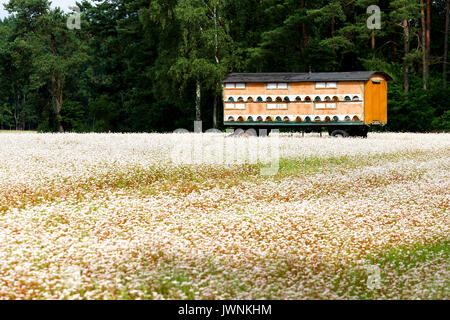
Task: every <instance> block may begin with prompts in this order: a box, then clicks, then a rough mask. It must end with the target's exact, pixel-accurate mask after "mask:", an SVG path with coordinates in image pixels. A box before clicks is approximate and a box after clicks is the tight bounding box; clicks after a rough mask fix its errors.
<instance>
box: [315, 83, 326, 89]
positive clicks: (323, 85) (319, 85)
mask: <svg viewBox="0 0 450 320" xmlns="http://www.w3.org/2000/svg"><path fill="white" fill-rule="evenodd" d="M316 88H325V82H316Z"/></svg>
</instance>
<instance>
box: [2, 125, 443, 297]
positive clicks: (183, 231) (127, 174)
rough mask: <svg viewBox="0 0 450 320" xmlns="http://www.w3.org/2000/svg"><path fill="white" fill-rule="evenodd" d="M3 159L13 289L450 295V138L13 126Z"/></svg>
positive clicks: (5, 136)
mask: <svg viewBox="0 0 450 320" xmlns="http://www.w3.org/2000/svg"><path fill="white" fill-rule="evenodd" d="M192 141H193V143H192V145H193V148H197V147H198V148H200V149H201V150H205V149H208V150H209V152H204V153H202V157H200V158H201V159H200V160H202V161H185V158H183V157H187V158H189V156H186V154H185V153H183V152H181V153H176V152H175V151H176V150H177V148H179V146H180V144H182V145H183V146H190V144H189V143H190V142H192ZM274 143H275V144H274ZM224 144H227V145H232V146H233V149H232V150H233V151H232V152H233V154H232V158H233V159H234V160H236V161H235V162H233V161H228V162H225V161H222V162H217V161H216V162H214V161H212V160H214V159H212V160H211V159H210V158H212V157H214V155H217V154H220V153H221V152H223V150H224V148H223V145H224ZM271 144H274V145H276V147H277V156H278V157H279V158H277V167H276V168H277V171H276V173H275V174H274V175H263V174H261V169H262V168H263V167H265V166H266V165H267V163H268V161H269V160H268V159H264V157H265V155H262V156H260V155H255V154H252V153H255V152H256V153H258V152H259V151H258V150H259V149H258V148H259V147H260V146H264V145H271ZM174 150H175V151H174ZM187 150H189V147H188V148H187ZM225 150H228V149H226V148H225ZM229 150H231V149H229ZM224 153H225V156H227V155H229V154H228V153H229V152H228V153H227V151H225V152H224ZM174 155H175V156H174ZM0 159H1V160H0V244H1V246H0V299H449V298H450V250H449V245H450V219H449V218H450V217H449V206H450V204H449V199H450V197H449V195H450V134H410V133H370V134H369V136H368V138H367V139H360V138H347V139H343V138H329V137H325V136H324V137H319V136H318V135H314V134H308V135H305V137H302V136H301V135H300V134H281V135H280V136H279V137H276V136H275V137H274V136H270V137H228V136H226V134H189V133H185V134H35V133H24V134H14V133H12V134H9V133H1V134H0ZM197 160H198V159H197ZM209 160H211V161H209Z"/></svg>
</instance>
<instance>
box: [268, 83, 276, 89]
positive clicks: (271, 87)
mask: <svg viewBox="0 0 450 320" xmlns="http://www.w3.org/2000/svg"><path fill="white" fill-rule="evenodd" d="M276 88H277V84H276V83H268V84H267V89H276Z"/></svg>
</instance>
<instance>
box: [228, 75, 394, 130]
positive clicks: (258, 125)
mask: <svg viewBox="0 0 450 320" xmlns="http://www.w3.org/2000/svg"><path fill="white" fill-rule="evenodd" d="M391 80H392V78H391V77H390V76H389V75H388V74H387V73H385V72H380V71H357V72H321V73H231V74H229V75H228V76H227V77H226V78H225V79H224V80H223V98H224V101H223V103H224V125H225V126H228V127H232V128H242V129H249V128H252V129H269V130H270V129H271V128H284V127H297V128H298V129H299V130H303V131H308V130H315V129H321V128H323V127H326V128H327V130H328V132H329V133H330V135H332V136H339V135H341V136H367V131H368V128H369V127H370V126H374V125H377V126H384V125H385V124H386V123H387V82H388V81H391Z"/></svg>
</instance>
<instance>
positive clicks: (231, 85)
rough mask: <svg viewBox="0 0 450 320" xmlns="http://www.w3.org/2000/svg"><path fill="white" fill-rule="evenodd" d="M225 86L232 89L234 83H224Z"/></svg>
mask: <svg viewBox="0 0 450 320" xmlns="http://www.w3.org/2000/svg"><path fill="white" fill-rule="evenodd" d="M225 88H227V89H234V83H225Z"/></svg>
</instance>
